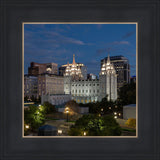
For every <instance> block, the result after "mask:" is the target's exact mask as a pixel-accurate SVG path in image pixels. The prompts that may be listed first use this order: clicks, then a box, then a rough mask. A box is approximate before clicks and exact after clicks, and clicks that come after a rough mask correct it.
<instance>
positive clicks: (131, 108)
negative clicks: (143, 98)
mask: <svg viewBox="0 0 160 160" xmlns="http://www.w3.org/2000/svg"><path fill="white" fill-rule="evenodd" d="M129 118H135V119H136V104H129V105H126V106H123V119H126V120H127V119H129Z"/></svg>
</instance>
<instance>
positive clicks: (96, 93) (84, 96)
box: [64, 55, 117, 103]
mask: <svg viewBox="0 0 160 160" xmlns="http://www.w3.org/2000/svg"><path fill="white" fill-rule="evenodd" d="M64 93H65V94H70V95H71V96H72V99H74V100H75V101H76V102H77V103H89V102H96V101H101V100H102V98H104V97H105V96H106V95H107V96H108V100H113V101H115V100H116V99H117V75H116V71H115V69H114V66H113V64H112V63H111V62H110V57H109V56H108V59H107V62H104V63H103V65H102V66H101V71H100V73H99V79H97V78H96V79H87V78H86V79H85V78H84V77H83V75H82V71H81V69H80V67H78V66H77V64H76V62H75V55H73V62H72V65H69V63H68V65H67V67H66V69H65V73H64Z"/></svg>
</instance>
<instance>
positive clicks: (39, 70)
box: [28, 62, 58, 76]
mask: <svg viewBox="0 0 160 160" xmlns="http://www.w3.org/2000/svg"><path fill="white" fill-rule="evenodd" d="M43 73H49V74H58V64H56V63H35V62H31V64H30V67H28V74H29V75H33V76H37V75H39V74H43Z"/></svg>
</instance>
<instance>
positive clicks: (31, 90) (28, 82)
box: [24, 75, 38, 98]
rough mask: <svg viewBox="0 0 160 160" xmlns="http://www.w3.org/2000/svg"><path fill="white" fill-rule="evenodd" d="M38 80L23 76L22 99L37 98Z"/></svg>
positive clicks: (33, 77) (34, 77)
mask: <svg viewBox="0 0 160 160" xmlns="http://www.w3.org/2000/svg"><path fill="white" fill-rule="evenodd" d="M37 84H38V78H37V77H36V76H29V75H24V97H26V96H27V97H29V98H30V97H32V96H34V97H38V94H37V93H38V86H37Z"/></svg>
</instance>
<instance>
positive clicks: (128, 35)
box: [122, 31, 136, 39]
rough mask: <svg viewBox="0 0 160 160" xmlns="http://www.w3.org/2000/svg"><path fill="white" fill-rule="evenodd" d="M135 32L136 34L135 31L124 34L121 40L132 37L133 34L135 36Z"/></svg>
mask: <svg viewBox="0 0 160 160" xmlns="http://www.w3.org/2000/svg"><path fill="white" fill-rule="evenodd" d="M135 32H136V31H131V32H128V33H126V34H125V35H124V36H122V38H123V39H125V38H128V37H130V36H132V35H133V34H135Z"/></svg>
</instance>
